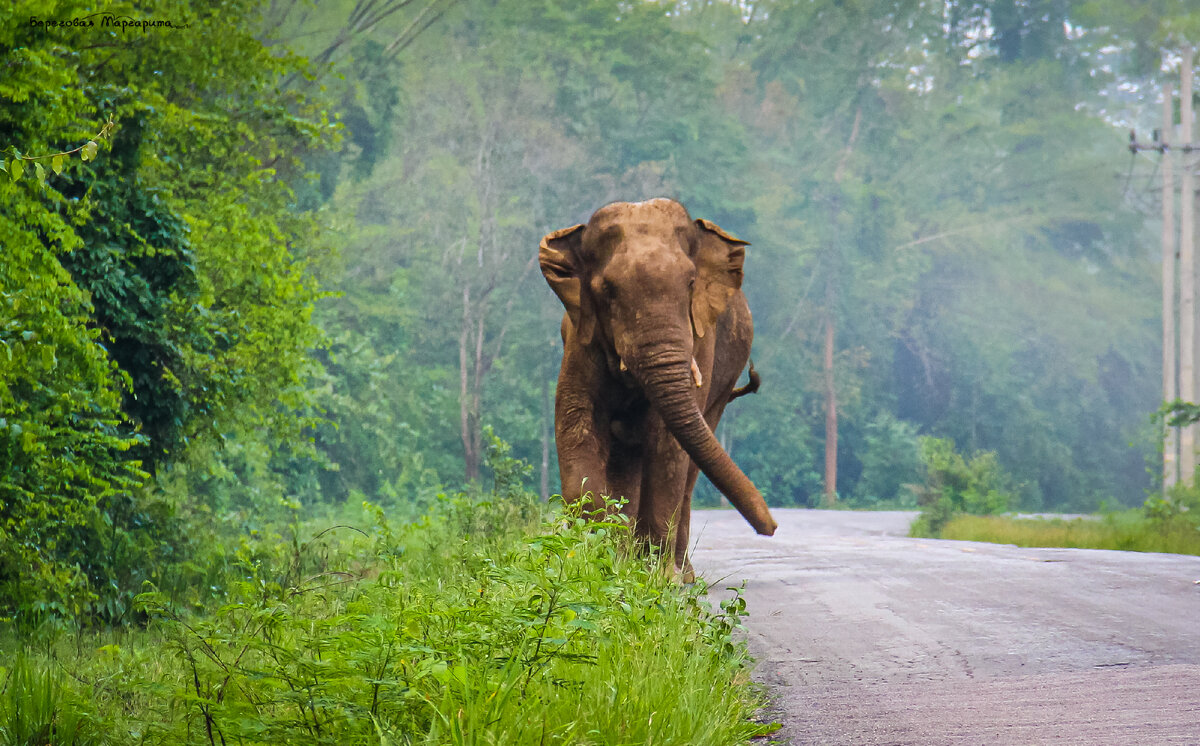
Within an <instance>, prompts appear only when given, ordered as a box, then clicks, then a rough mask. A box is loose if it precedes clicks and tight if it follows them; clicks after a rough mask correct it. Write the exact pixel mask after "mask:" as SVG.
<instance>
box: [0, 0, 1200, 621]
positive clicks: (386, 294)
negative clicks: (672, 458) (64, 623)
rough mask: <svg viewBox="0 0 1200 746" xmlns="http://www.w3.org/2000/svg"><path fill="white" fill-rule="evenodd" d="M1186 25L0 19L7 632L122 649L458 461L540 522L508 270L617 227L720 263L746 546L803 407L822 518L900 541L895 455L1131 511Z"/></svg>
mask: <svg viewBox="0 0 1200 746" xmlns="http://www.w3.org/2000/svg"><path fill="white" fill-rule="evenodd" d="M1188 6H1189V3H1188V2H1186V0H1136V1H1132V2H1131V1H1130V0H1088V1H1086V2H1080V1H1072V0H983V1H981V2H959V1H958V0H947V1H946V2H936V3H931V2H923V1H916V0H889V1H886V2H885V1H882V0H859V1H857V2H835V1H834V0H761V1H760V2H722V1H719V0H712V1H710V2H662V3H654V2H617V1H615V0H576V1H574V2H569V1H566V0H421V1H418V0H357V2H352V1H351V0H345V1H344V2H320V3H315V4H311V3H305V2H300V1H298V0H297V1H294V2H290V1H288V0H273V1H272V2H270V3H259V2H251V1H250V0H231V1H229V2H221V3H213V4H206V5H205V6H204V7H196V6H194V5H193V4H191V3H184V2H173V1H172V0H161V1H155V2H144V3H112V4H110V5H105V6H104V7H103V8H101V9H100V12H97V11H96V9H95V8H92V7H90V6H85V5H83V4H78V3H71V2H61V3H56V4H49V5H48V4H47V3H45V2H41V1H40V0H39V2H24V1H22V2H18V3H17V4H16V5H15V6H12V7H11V9H10V10H7V11H0V66H2V67H3V69H4V71H5V72H4V75H3V76H2V77H0V96H2V97H3V99H4V103H3V105H2V106H0V148H4V151H3V165H4V172H5V173H3V174H0V242H2V244H3V254H2V255H0V347H2V349H0V373H2V375H0V490H2V494H0V499H2V501H3V502H2V504H0V518H2V519H3V523H2V525H0V532H2V534H0V539H3V541H0V582H3V585H4V588H5V590H4V594H3V595H4V599H3V606H4V608H5V609H6V610H9V611H11V610H13V609H18V608H34V607H37V608H50V607H57V608H59V609H60V610H67V611H69V610H70V609H69V607H70V605H71V604H72V603H75V604H78V603H79V599H84V600H85V602H86V603H87V604H89V605H90V606H91V608H92V609H93V611H94V612H95V613H98V614H100V615H101V616H105V615H107V616H108V617H111V618H120V617H121V616H122V615H124V614H125V613H126V611H127V609H128V600H129V598H130V597H131V596H132V594H133V593H134V592H135V591H136V589H137V588H138V587H139V583H140V582H141V581H142V580H146V579H151V580H155V581H156V582H160V581H161V580H162V578H161V577H160V570H159V569H156V568H159V567H160V566H161V564H162V562H163V561H165V560H166V559H168V558H176V559H178V558H182V557H186V556H187V554H188V548H187V547H188V546H189V544H188V542H189V541H190V542H201V541H203V537H204V536H205V534H204V532H203V531H200V530H198V528H197V527H209V528H211V527H212V526H215V525H220V526H223V527H225V528H226V529H229V530H233V531H235V532H243V533H245V534H252V533H253V532H255V531H257V530H258V528H259V527H260V526H261V525H262V524H263V523H264V522H266V521H268V520H269V519H270V518H271V517H272V516H278V515H280V514H286V513H287V512H288V511H296V510H302V509H304V508H306V507H311V506H318V505H328V504H340V503H344V502H348V501H349V502H354V501H361V500H362V499H363V498H364V497H365V498H368V499H370V500H372V501H375V502H377V503H378V504H382V505H385V506H419V505H422V504H424V503H425V502H427V501H428V500H429V499H430V496H431V495H433V494H436V493H437V492H438V491H439V490H441V489H445V488H450V489H456V488H459V487H461V486H463V485H465V484H470V483H479V482H487V481H488V480H489V479H490V478H491V476H490V474H489V473H488V470H487V468H486V467H485V461H486V454H487V451H488V445H489V436H488V428H491V429H492V431H494V433H496V434H498V435H499V436H500V437H502V438H503V439H504V440H505V441H507V442H508V443H510V444H511V446H512V454H513V455H514V456H515V457H518V458H520V459H523V460H526V461H528V462H530V463H531V464H533V465H534V471H535V472H536V474H537V477H538V478H539V482H540V490H541V492H542V494H543V495H547V494H550V493H553V492H556V491H557V489H558V484H557V473H556V467H555V463H554V462H555V459H554V447H553V441H552V433H553V426H552V425H553V421H552V418H553V395H554V382H555V378H556V375H557V369H558V361H559V357H560V354H561V341H560V339H559V336H558V320H559V318H560V316H561V308H560V306H559V305H558V303H557V301H556V300H555V298H554V296H553V295H552V294H551V293H550V292H549V290H548V288H546V287H545V284H544V282H543V280H542V278H541V277H539V276H538V274H539V273H538V270H537V263H536V260H535V257H536V248H537V245H538V241H539V239H540V238H541V236H542V235H544V234H545V233H547V232H548V231H550V230H553V229H556V228H561V227H565V226H568V225H571V224H573V223H577V222H583V221H585V220H586V219H587V217H588V215H589V214H590V213H591V212H592V211H593V210H594V209H596V208H597V207H599V206H600V205H602V204H604V203H606V202H609V201H612V200H618V199H623V200H626V199H627V200H638V199H644V198H649V197H655V196H670V197H674V198H677V199H679V200H680V201H682V202H683V203H684V204H685V205H686V206H687V207H688V208H689V210H690V211H691V212H692V214H693V216H694V217H704V218H707V219H710V220H713V221H714V222H716V223H718V224H720V225H721V226H722V227H723V228H724V229H725V230H727V231H729V232H731V233H733V234H734V235H737V236H739V237H742V238H744V239H746V240H748V241H750V242H751V247H750V249H749V251H748V254H747V261H746V285H745V290H746V294H747V296H748V298H749V301H750V306H751V309H752V311H753V313H754V317H755V327H756V340H755V348H754V355H753V357H754V363H755V366H756V368H757V369H758V371H759V372H760V373H761V374H762V378H763V387H762V391H761V393H759V394H758V395H757V396H754V397H749V398H747V399H744V400H741V401H739V402H738V404H737V406H736V407H735V408H731V410H730V411H729V412H728V413H727V414H726V417H725V419H724V420H723V422H722V425H721V427H720V429H719V431H718V435H719V437H720V438H721V440H722V442H723V443H724V445H725V446H726V448H727V449H728V450H729V451H730V452H731V453H732V455H733V457H734V459H735V460H736V461H737V462H738V463H739V464H740V465H741V466H742V468H743V469H744V470H745V471H746V473H747V474H748V475H749V476H750V477H751V478H752V479H753V480H754V481H755V482H756V484H758V485H759V486H760V488H761V489H762V491H763V493H764V495H765V496H766V498H767V500H768V502H769V503H770V504H771V505H776V506H815V505H818V504H821V502H822V500H823V498H822V491H823V489H824V487H825V468H826V467H825V465H826V460H825V458H826V454H825V441H826V432H827V430H826V421H827V415H828V409H829V405H830V403H831V401H832V402H833V403H834V404H835V405H836V413H837V417H838V419H837V422H838V439H837V442H836V455H837V463H838V471H837V485H836V495H837V499H838V502H839V503H840V504H843V505H848V506H852V507H875V506H909V505H914V504H915V494H916V493H915V492H914V490H913V489H911V488H909V487H908V486H907V485H911V484H914V483H917V482H920V481H921V479H922V474H923V472H922V469H923V465H922V462H921V449H920V447H919V439H920V438H922V437H924V436H935V437H937V438H942V439H948V440H952V441H953V442H954V443H955V444H956V445H957V448H958V449H959V450H960V451H961V452H962V453H964V454H968V455H969V454H974V453H977V452H992V453H994V459H995V464H996V465H997V469H998V471H999V472H1002V473H1003V475H1004V481H1005V484H1006V489H1010V490H1011V491H1013V492H1014V493H1015V494H1017V495H1018V496H1019V505H1018V506H1014V507H1020V508H1021V509H1025V510H1055V511H1091V510H1095V509H1097V508H1098V507H1099V506H1101V505H1102V504H1109V505H1137V504H1140V503H1141V502H1142V500H1143V499H1144V498H1145V496H1146V493H1147V490H1149V489H1152V488H1154V486H1155V479H1156V477H1155V473H1156V472H1157V467H1156V466H1155V463H1156V461H1157V458H1158V456H1157V449H1158V443H1159V433H1158V430H1157V428H1156V426H1154V425H1153V424H1152V422H1151V414H1152V413H1153V412H1154V411H1155V410H1156V409H1157V408H1158V407H1159V405H1160V403H1161V401H1160V399H1161V396H1160V392H1159V386H1160V380H1161V377H1160V373H1159V365H1160V363H1159V361H1160V344H1161V336H1160V324H1161V319H1160V316H1159V314H1160V312H1161V311H1160V308H1161V305H1160V288H1159V285H1158V282H1159V281H1158V278H1159V276H1160V272H1159V266H1158V261H1159V248H1158V234H1159V227H1158V225H1157V224H1156V219H1157V218H1156V216H1157V195H1156V193H1155V191H1154V187H1155V184H1156V181H1155V179H1154V173H1155V169H1156V168H1157V165H1158V161H1159V158H1160V156H1159V155H1158V154H1157V153H1140V154H1131V153H1129V152H1128V150H1127V149H1126V147H1125V146H1126V143H1127V138H1128V131H1129V129H1130V128H1131V127H1137V128H1138V129H1139V131H1141V132H1144V133H1148V132H1149V130H1150V129H1151V128H1152V127H1156V126H1158V122H1157V112H1158V103H1157V102H1156V96H1157V92H1158V82H1159V81H1161V80H1163V79H1165V78H1166V77H1167V74H1166V73H1164V72H1163V71H1162V68H1163V65H1164V61H1163V57H1162V50H1163V49H1169V48H1170V45H1171V44H1172V43H1173V42H1172V39H1176V40H1177V39H1178V38H1181V35H1186V34H1191V36H1192V38H1200V17H1198V14H1197V12H1196V11H1195V10H1194V9H1192V8H1189V7H1188ZM106 17H112V18H119V19H120V18H123V19H128V20H131V21H143V22H144V21H150V22H152V23H153V22H163V21H165V22H169V24H170V25H169V26H168V25H165V24H162V23H154V25H144V26H143V25H130V24H128V23H127V24H126V25H124V26H120V25H118V26H115V27H114V26H112V25H111V24H110V23H106V22H105V21H104V19H105V18H106ZM78 19H83V20H84V21H85V22H86V21H89V20H90V21H91V22H92V23H93V25H92V26H90V27H89V26H87V25H86V23H84V24H80V23H76V22H74V21H77V20H78ZM1170 61H1171V60H1170V59H1169V57H1168V59H1167V62H1168V63H1169V62H1170ZM106 123H111V124H106ZM89 142H90V143H95V144H94V145H89V146H86V147H84V148H83V149H82V150H81V149H80V146H82V145H84V143H89ZM56 154H61V155H57V156H56ZM81 156H86V158H83V157H81ZM827 350H828V351H830V352H829V354H827ZM831 393H832V395H831ZM698 499H699V500H700V502H702V503H707V504H716V502H717V497H716V496H715V493H713V492H712V490H711V488H708V487H707V486H702V487H701V489H700V495H699V496H698ZM29 567H34V568H36V573H35V575H33V576H30V575H29V574H28V570H27V568H29ZM71 589H74V590H71ZM39 605H40V606H39Z"/></svg>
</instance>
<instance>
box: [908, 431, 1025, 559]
mask: <svg viewBox="0 0 1200 746" xmlns="http://www.w3.org/2000/svg"><path fill="white" fill-rule="evenodd" d="M920 443H921V462H922V464H923V465H924V467H925V481H924V483H923V484H920V485H916V486H914V488H913V489H914V492H916V495H917V503H918V504H919V505H920V506H921V515H920V516H919V517H918V518H917V520H916V521H914V522H913V525H912V529H911V533H912V535H914V536H931V537H936V536H940V535H941V532H942V529H943V528H944V527H945V525H946V523H947V522H948V521H950V520H951V519H952V518H953V517H954V516H956V515H959V514H961V513H967V514H971V515H995V514H997V513H1003V512H1004V511H1006V510H1008V509H1009V507H1011V506H1013V505H1015V503H1016V498H1015V496H1014V493H1013V490H1012V487H1011V483H1012V480H1011V479H1010V478H1009V476H1008V475H1007V474H1005V473H1004V471H1003V470H1002V469H1001V468H1000V463H999V461H998V460H997V459H996V454H995V453H993V452H991V451H983V452H977V453H975V454H974V455H973V456H971V458H970V459H969V460H968V459H967V458H964V457H963V456H962V454H960V453H959V452H958V451H957V450H955V447H954V441H952V440H948V439H943V438H921V441H920Z"/></svg>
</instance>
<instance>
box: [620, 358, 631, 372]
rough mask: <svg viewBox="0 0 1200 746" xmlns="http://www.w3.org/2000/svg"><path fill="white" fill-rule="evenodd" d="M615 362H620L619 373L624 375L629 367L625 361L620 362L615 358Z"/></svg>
mask: <svg viewBox="0 0 1200 746" xmlns="http://www.w3.org/2000/svg"><path fill="white" fill-rule="evenodd" d="M617 360H618V361H619V362H620V367H621V372H622V373H624V372H625V371H627V370H629V366H628V365H626V364H625V361H624V360H622V359H621V358H617Z"/></svg>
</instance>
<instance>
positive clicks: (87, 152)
mask: <svg viewBox="0 0 1200 746" xmlns="http://www.w3.org/2000/svg"><path fill="white" fill-rule="evenodd" d="M99 149H100V146H99V145H97V144H96V141H95V140H88V142H87V145H84V146H83V150H82V152H81V153H80V157H82V158H83V160H85V161H90V160H94V159H95V158H96V151H97V150H99Z"/></svg>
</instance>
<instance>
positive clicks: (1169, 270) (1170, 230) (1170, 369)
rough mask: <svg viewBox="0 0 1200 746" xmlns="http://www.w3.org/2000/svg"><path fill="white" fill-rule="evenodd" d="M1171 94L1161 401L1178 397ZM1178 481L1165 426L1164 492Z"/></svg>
mask: <svg viewBox="0 0 1200 746" xmlns="http://www.w3.org/2000/svg"><path fill="white" fill-rule="evenodd" d="M1174 109H1175V107H1174V97H1173V96H1172V93H1171V84H1170V83H1169V82H1168V83H1166V84H1165V85H1163V105H1162V130H1161V132H1162V134H1161V135H1160V136H1159V152H1160V153H1161V154H1162V163H1161V168H1162V193H1163V197H1162V285H1163V289H1162V330H1163V358H1162V366H1163V367H1162V380H1163V401H1175V400H1176V399H1178V398H1179V389H1178V387H1177V381H1176V376H1177V375H1178V370H1177V369H1176V361H1175V344H1176V341H1175V173H1174V163H1173V159H1172V157H1171V139H1172V138H1171V131H1172V130H1173V129H1174V128H1175V111H1174ZM1178 481H1179V428H1175V427H1170V426H1167V427H1166V433H1165V435H1164V439H1163V493H1164V494H1166V492H1167V491H1169V490H1170V489H1171V488H1172V487H1174V486H1175V483H1176V482H1178Z"/></svg>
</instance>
